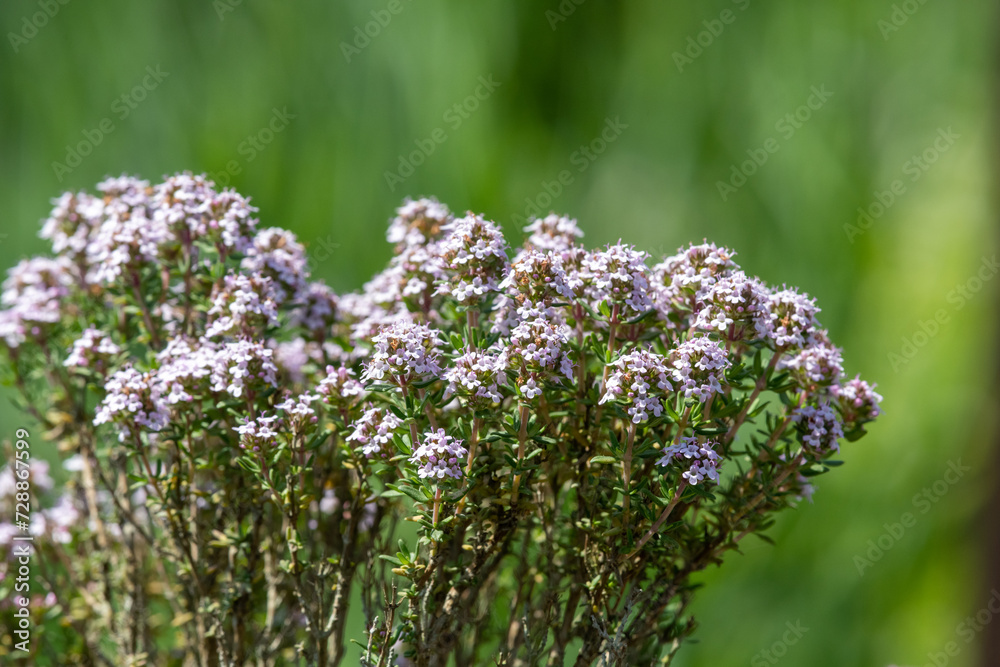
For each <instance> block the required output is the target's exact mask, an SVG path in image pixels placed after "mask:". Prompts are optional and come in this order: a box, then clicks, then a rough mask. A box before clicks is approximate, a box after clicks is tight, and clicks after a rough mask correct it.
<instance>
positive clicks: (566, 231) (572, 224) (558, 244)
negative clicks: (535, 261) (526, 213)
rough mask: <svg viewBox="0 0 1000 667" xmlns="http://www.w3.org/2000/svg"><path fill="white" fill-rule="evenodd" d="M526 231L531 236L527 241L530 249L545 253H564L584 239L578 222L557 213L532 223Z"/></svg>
mask: <svg viewBox="0 0 1000 667" xmlns="http://www.w3.org/2000/svg"><path fill="white" fill-rule="evenodd" d="M524 231H525V232H527V233H529V234H530V236H528V239H527V246H528V248H533V249H537V250H543V251H544V250H552V251H555V252H562V251H564V250H567V249H569V248H571V247H573V246H574V245H575V244H576V243H577V241H578V239H581V238H583V232H582V231H580V226H579V225H578V224H577V222H576V220H573V219H572V218H567V217H565V216H560V215H556V214H555V213H551V214H549V215H547V216H545V217H544V218H538V219H536V220H534V221H532V223H531V224H530V225H528V226H527V227H525V229H524Z"/></svg>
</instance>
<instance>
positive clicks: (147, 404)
mask: <svg viewBox="0 0 1000 667" xmlns="http://www.w3.org/2000/svg"><path fill="white" fill-rule="evenodd" d="M104 391H105V396H104V400H103V401H101V404H100V405H99V406H98V408H97V414H96V416H95V417H94V425H95V426H100V425H101V424H108V423H113V424H115V425H116V426H117V427H118V440H119V441H120V442H125V441H126V440H127V439H128V438H129V437H130V436H136V435H138V434H139V433H141V432H142V431H153V432H156V431H160V430H162V429H163V428H164V427H165V426H167V424H169V423H170V413H169V410H168V407H167V401H166V398H165V397H164V395H163V387H162V383H161V382H160V381H159V380H158V378H157V377H156V375H155V373H140V372H139V371H137V370H136V369H135V368H133V367H131V366H126V367H125V368H123V369H121V370H120V371H118V372H116V373H115V374H114V375H112V376H111V377H110V378H109V379H108V381H107V382H106V383H105V385H104Z"/></svg>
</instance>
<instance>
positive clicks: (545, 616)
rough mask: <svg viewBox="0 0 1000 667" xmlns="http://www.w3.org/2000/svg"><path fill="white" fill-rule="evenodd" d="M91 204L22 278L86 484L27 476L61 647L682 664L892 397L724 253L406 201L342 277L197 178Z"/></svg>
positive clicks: (40, 410) (109, 193)
mask: <svg viewBox="0 0 1000 667" xmlns="http://www.w3.org/2000/svg"><path fill="white" fill-rule="evenodd" d="M98 190H99V194H98V195H96V196H94V195H89V194H86V193H67V194H65V195H63V196H62V197H61V198H59V199H58V200H56V202H55V208H54V210H53V212H52V215H51V217H50V218H49V219H48V220H47V221H46V222H45V225H44V227H43V229H42V237H43V238H45V239H48V240H49V241H50V242H51V243H52V247H53V251H54V253H55V258H52V259H47V258H36V259H31V260H27V261H23V262H21V263H20V264H18V265H17V266H16V267H14V268H13V269H12V270H11V271H10V272H9V276H8V278H7V280H6V282H5V283H4V285H3V295H2V305H3V310H2V311H0V340H2V341H3V343H2V345H0V348H2V351H3V354H5V355H6V358H7V362H8V363H7V364H6V369H7V372H8V375H9V380H10V382H11V383H12V384H13V385H14V386H15V387H16V388H17V389H18V390H19V392H20V394H21V396H22V397H23V400H24V405H25V409H26V410H28V411H30V413H31V414H32V415H33V416H34V418H35V419H36V420H37V421H38V422H39V423H40V424H41V425H43V426H44V428H45V429H46V430H47V434H46V437H47V438H49V439H51V440H53V441H56V442H58V443H59V449H60V450H61V452H62V453H63V455H64V456H65V457H66V462H65V466H66V468H67V470H68V471H70V475H71V481H70V482H69V484H68V485H67V486H66V488H65V493H64V495H62V496H61V498H60V499H58V500H57V501H56V500H54V499H53V498H50V497H49V496H46V495H44V493H43V492H46V493H47V492H48V491H49V489H50V487H51V486H52V485H51V481H50V479H49V477H48V475H47V471H45V470H43V469H41V468H39V469H33V470H32V472H31V478H32V479H33V482H34V483H33V486H32V489H33V493H34V496H33V498H32V502H33V503H35V504H37V503H39V502H43V501H51V507H50V508H48V509H45V510H44V511H41V512H35V513H34V515H33V516H34V521H33V523H32V524H31V526H30V531H31V532H32V533H33V534H35V535H37V536H39V539H38V540H37V541H36V542H35V543H34V546H35V549H36V551H37V552H38V555H39V558H41V562H42V563H43V564H44V567H41V568H40V570H39V571H40V579H39V581H38V582H36V588H37V589H38V590H35V591H33V594H34V595H36V596H38V600H39V601H38V604H37V605H35V606H34V607H33V613H34V614H36V615H37V616H38V618H37V619H36V620H37V622H38V624H39V630H38V631H39V632H42V633H44V634H46V635H48V636H47V638H43V639H42V640H41V641H39V642H36V643H35V644H33V646H34V647H35V650H36V651H37V655H36V656H35V657H36V658H37V660H38V661H39V662H38V664H45V662H46V661H48V664H59V665H68V664H81V665H84V664H85V665H98V664H105V665H115V666H117V665H143V664H149V665H168V664H169V665H197V666H199V667H209V666H241V665H285V664H289V665H291V664H297V665H300V664H307V665H336V664H340V663H342V662H343V661H344V659H345V655H346V650H347V649H346V648H345V646H346V642H347V639H348V637H347V635H348V634H349V633H348V629H349V623H348V619H349V618H351V619H354V620H352V621H351V623H350V628H355V627H357V628H359V629H360V628H362V624H363V627H364V628H365V630H364V632H363V634H359V635H358V636H355V637H353V638H351V639H352V640H353V641H356V642H357V644H359V645H360V646H359V648H356V649H355V650H356V651H359V652H360V655H361V658H360V662H361V664H362V665H365V666H368V667H374V666H376V665H377V666H380V667H381V666H384V665H390V664H398V665H416V666H419V667H433V666H444V665H448V664H454V665H458V666H463V665H485V664H496V665H542V664H545V665H563V664H575V665H578V666H583V665H592V664H596V663H597V662H598V661H602V662H601V664H607V665H648V664H651V663H653V662H656V661H659V663H658V664H664V665H665V664H669V663H670V661H671V658H672V656H673V655H674V654H675V652H676V651H677V650H678V647H679V646H680V645H681V643H682V641H683V640H684V639H685V638H686V637H688V636H689V635H691V633H692V632H693V630H694V627H695V623H694V620H693V619H692V618H691V616H690V615H689V614H688V613H687V611H686V610H687V605H688V603H689V602H690V600H691V596H692V593H693V590H694V585H693V584H692V581H691V576H692V575H693V574H694V573H696V572H698V571H699V570H702V569H704V568H706V567H707V566H709V565H712V564H717V563H719V562H720V560H721V558H722V556H723V554H725V553H726V552H727V551H731V550H734V549H736V548H737V547H738V546H739V544H740V542H741V540H743V539H744V538H745V537H746V536H747V535H751V534H755V533H757V534H759V533H761V531H763V530H765V529H766V528H768V527H769V526H770V525H771V524H772V522H773V515H774V513H775V512H777V511H779V510H781V509H784V508H786V507H788V506H789V505H792V504H794V503H795V502H796V501H797V500H798V499H799V498H801V497H803V496H808V495H809V494H810V493H811V487H810V483H809V481H808V480H809V479H810V478H811V477H813V476H815V475H817V474H820V473H822V472H825V471H827V470H828V469H829V467H831V466H833V465H835V464H836V463H837V462H835V461H832V460H831V457H833V456H834V455H835V454H836V453H837V451H838V443H839V441H840V440H841V439H847V440H855V439H857V438H858V437H860V436H861V435H862V434H863V433H864V430H863V429H864V425H865V424H866V423H867V422H869V421H871V420H872V419H874V418H875V417H876V416H877V415H878V414H879V407H878V406H879V401H880V400H881V398H880V397H879V396H878V394H876V393H875V391H874V389H873V386H872V385H869V384H867V383H866V382H864V381H862V380H860V379H854V380H847V379H845V376H844V373H843V370H842V367H841V357H840V352H839V350H838V349H837V348H836V347H834V346H833V345H832V343H831V342H830V341H829V339H828V337H827V334H826V332H825V331H824V330H823V329H822V328H821V326H820V324H819V322H818V321H817V319H816V316H817V312H818V308H817V307H816V305H815V303H814V301H813V300H812V299H810V298H809V297H807V296H806V295H804V294H801V293H799V292H797V291H795V290H794V289H789V288H782V289H780V290H776V289H772V288H769V287H768V286H766V285H764V284H763V283H762V282H760V281H759V280H757V279H756V278H753V277H750V276H748V275H746V274H745V273H744V272H742V271H741V270H739V267H738V266H737V265H736V264H735V263H734V262H733V254H734V253H733V252H732V251H730V250H727V249H725V248H717V247H716V246H714V245H711V244H702V245H695V246H691V247H689V248H687V249H682V250H681V251H680V252H679V253H678V254H677V255H675V256H674V257H670V258H667V259H665V260H664V261H662V262H661V263H659V264H656V265H655V266H650V258H649V257H648V256H647V255H646V253H644V252H641V251H638V250H636V249H634V248H632V247H630V246H627V245H623V244H621V243H619V244H616V245H612V246H609V247H607V248H602V249H596V250H590V249H587V248H586V247H584V246H583V245H581V240H580V239H581V237H582V234H581V232H580V230H579V229H578V228H577V226H576V223H575V222H574V221H572V220H570V219H568V218H562V217H558V216H555V215H550V216H548V217H546V218H544V219H540V220H535V221H533V222H532V224H531V226H530V227H528V228H527V230H526V231H527V232H528V233H529V234H530V236H529V237H528V238H527V241H526V242H525V244H524V245H523V247H521V248H519V249H516V250H512V249H511V248H509V247H508V245H507V242H506V241H505V239H504V236H503V234H502V233H501V231H500V229H499V227H498V226H497V225H495V224H494V223H492V222H490V221H488V220H485V219H484V218H482V217H480V216H478V215H473V214H469V215H467V216H464V217H455V216H453V215H452V213H450V212H449V210H448V209H447V208H446V207H445V206H444V205H442V204H440V203H439V202H437V201H435V200H419V201H407V202H406V203H404V205H403V206H402V207H401V208H400V209H399V210H398V215H397V217H396V218H395V219H393V220H392V222H391V223H390V225H389V232H388V238H389V241H390V242H391V243H393V244H394V245H395V254H394V256H393V258H392V259H391V260H390V262H389V265H388V267H387V268H386V269H385V270H384V271H383V272H382V273H380V274H378V275H376V276H375V277H374V278H373V279H372V280H371V281H370V282H369V283H368V284H366V285H365V286H364V288H363V289H362V290H361V291H359V292H357V293H354V294H345V295H336V294H334V293H333V292H332V291H331V290H329V289H328V288H327V287H325V286H324V285H322V284H320V283H316V282H312V281H310V278H309V274H308V271H307V263H306V257H305V252H304V248H303V246H302V245H301V244H300V243H299V242H298V241H297V240H296V238H295V236H294V235H293V234H291V233H289V232H286V231H283V230H280V229H261V228H259V223H258V221H257V219H256V218H255V217H254V214H255V209H254V208H253V207H252V206H251V205H250V203H249V202H248V201H247V200H246V199H245V198H243V197H241V196H240V195H239V194H237V193H235V192H233V191H231V190H224V191H221V192H220V191H218V190H216V189H214V187H213V185H212V184H211V183H210V182H208V181H207V180H205V179H204V178H203V177H200V176H192V175H189V174H182V175H177V176H173V177H170V178H168V179H166V181H164V182H163V183H160V184H158V185H150V184H149V183H147V182H146V181H141V180H137V179H133V178H127V177H122V178H115V179H110V180H107V181H105V182H104V183H102V184H100V185H99V186H98ZM12 475H13V467H12V466H9V467H8V468H7V469H6V470H5V471H4V472H2V473H0V505H2V506H3V510H4V511H3V514H2V517H3V518H2V519H0V521H6V520H8V519H7V518H8V517H11V516H13V512H12V511H7V510H8V509H10V508H9V507H8V504H10V501H11V496H12V491H11V488H12V482H11V480H13V477H12ZM17 532H18V529H17V528H16V527H15V526H12V525H10V524H6V523H4V524H0V545H3V546H2V547H0V548H2V549H3V550H4V552H5V553H6V554H7V557H6V558H4V559H2V560H0V592H2V593H3V596H2V597H3V598H4V599H8V598H9V595H8V593H9V592H10V590H9V589H10V587H11V581H12V577H11V574H10V573H11V571H12V570H10V568H11V567H12V562H13V561H12V559H11V556H10V553H11V544H12V542H11V537H12V536H13V535H14V534H15V533H17ZM349 610H350V614H349V613H348V612H349ZM4 613H8V612H7V611H5V612H4ZM55 618H58V619H59V621H58V622H55V621H50V622H46V621H45V619H55ZM57 639H58V641H57ZM4 645H5V646H10V645H11V643H10V642H5V643H4ZM45 647H47V648H45ZM53 647H59V648H58V652H59V655H55V651H56V650H57V649H55V648H53Z"/></svg>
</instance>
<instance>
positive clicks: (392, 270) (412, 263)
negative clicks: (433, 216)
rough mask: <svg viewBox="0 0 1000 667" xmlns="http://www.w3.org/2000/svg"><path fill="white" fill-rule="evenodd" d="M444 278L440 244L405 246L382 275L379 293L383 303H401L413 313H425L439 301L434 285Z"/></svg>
mask: <svg viewBox="0 0 1000 667" xmlns="http://www.w3.org/2000/svg"><path fill="white" fill-rule="evenodd" d="M445 279H446V276H445V271H444V258H443V257H442V256H441V244H440V243H433V242H432V243H427V244H421V245H412V246H405V247H403V248H402V250H400V252H399V254H397V255H396V256H395V257H393V258H392V261H391V263H390V264H389V268H387V269H386V270H385V271H384V272H383V273H382V281H383V285H382V289H381V291H382V293H383V294H384V295H385V296H388V295H389V294H391V295H392V298H391V300H385V302H387V303H402V304H404V305H405V306H406V307H407V308H408V309H410V310H411V311H414V312H423V313H425V314H429V313H430V311H431V310H432V309H433V308H434V307H435V305H436V304H437V303H439V302H440V299H434V296H435V294H436V293H437V292H436V289H435V288H436V286H438V285H439V283H440V282H441V281H443V280H445Z"/></svg>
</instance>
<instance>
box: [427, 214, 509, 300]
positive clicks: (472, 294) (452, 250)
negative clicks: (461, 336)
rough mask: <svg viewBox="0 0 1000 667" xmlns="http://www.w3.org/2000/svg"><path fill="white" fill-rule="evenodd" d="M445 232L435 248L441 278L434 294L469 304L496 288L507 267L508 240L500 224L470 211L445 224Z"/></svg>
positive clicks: (494, 290) (481, 298)
mask: <svg viewBox="0 0 1000 667" xmlns="http://www.w3.org/2000/svg"><path fill="white" fill-rule="evenodd" d="M444 231H445V232H446V235H445V237H444V238H443V239H442V240H441V243H440V247H439V248H438V252H439V253H440V257H441V259H442V266H443V270H444V278H443V279H442V280H441V281H440V282H439V283H438V289H437V292H436V293H437V294H448V295H450V296H451V297H452V298H454V299H455V300H456V301H458V302H459V303H462V304H468V303H476V302H479V301H482V300H484V299H485V298H486V297H487V296H488V295H489V294H490V293H491V292H496V291H498V290H499V285H500V281H501V280H503V278H504V273H505V271H506V268H507V242H506V241H505V240H504V238H503V232H502V231H501V230H500V227H498V226H497V224H496V223H494V222H490V221H489V220H486V219H484V218H483V217H482V216H479V215H475V214H472V213H470V214H468V215H467V216H465V217H464V218H457V219H456V220H453V221H452V222H450V223H448V224H447V225H445V227H444Z"/></svg>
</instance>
